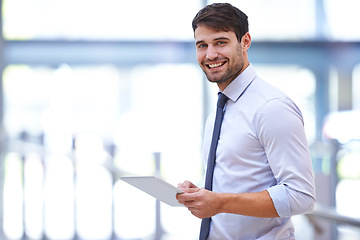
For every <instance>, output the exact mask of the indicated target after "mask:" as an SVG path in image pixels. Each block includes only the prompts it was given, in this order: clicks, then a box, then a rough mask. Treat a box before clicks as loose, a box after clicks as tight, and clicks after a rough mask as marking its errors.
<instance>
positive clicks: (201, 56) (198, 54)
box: [196, 51, 204, 64]
mask: <svg viewBox="0 0 360 240" xmlns="http://www.w3.org/2000/svg"><path fill="white" fill-rule="evenodd" d="M196 59H197V61H198V63H199V64H201V62H202V61H203V60H204V53H203V51H197V52H196Z"/></svg>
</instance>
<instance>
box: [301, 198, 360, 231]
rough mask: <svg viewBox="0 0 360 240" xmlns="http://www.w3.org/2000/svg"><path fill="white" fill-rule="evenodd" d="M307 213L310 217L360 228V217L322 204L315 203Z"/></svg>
mask: <svg viewBox="0 0 360 240" xmlns="http://www.w3.org/2000/svg"><path fill="white" fill-rule="evenodd" d="M306 215H308V216H309V217H320V218H324V219H326V220H329V221H333V222H336V223H338V224H346V225H352V226H355V227H359V228H360V218H354V217H349V216H346V215H343V214H340V213H338V212H337V211H336V210H335V209H334V208H331V207H327V206H324V205H321V204H315V208H314V210H313V211H312V212H311V213H308V214H306Z"/></svg>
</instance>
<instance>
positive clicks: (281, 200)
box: [267, 184, 291, 218]
mask: <svg viewBox="0 0 360 240" xmlns="http://www.w3.org/2000/svg"><path fill="white" fill-rule="evenodd" d="M267 191H268V192H269V194H270V197H271V199H272V201H273V203H274V207H275V209H276V212H277V214H278V215H279V216H280V217H282V218H284V217H290V216H291V208H290V203H289V199H288V196H287V193H286V187H285V185H283V184H279V185H276V186H273V187H270V188H268V189H267Z"/></svg>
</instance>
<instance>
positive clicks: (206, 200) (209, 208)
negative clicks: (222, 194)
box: [176, 182, 219, 219]
mask: <svg viewBox="0 0 360 240" xmlns="http://www.w3.org/2000/svg"><path fill="white" fill-rule="evenodd" d="M184 183H185V182H184ZM184 183H183V184H184ZM189 183H190V182H189ZM185 185H186V184H185ZM188 186H192V187H188V188H182V187H179V188H181V189H182V190H183V191H184V193H181V194H177V195H176V199H177V200H178V201H179V203H181V204H183V205H184V206H185V207H187V208H188V209H189V211H190V212H191V213H192V214H193V215H194V216H195V217H198V218H201V219H202V218H208V217H212V216H214V215H216V214H218V213H219V212H218V209H219V201H218V198H217V195H218V194H217V193H214V192H211V191H208V190H205V189H202V188H198V187H196V186H195V185H193V184H190V185H188ZM194 186H195V187H194Z"/></svg>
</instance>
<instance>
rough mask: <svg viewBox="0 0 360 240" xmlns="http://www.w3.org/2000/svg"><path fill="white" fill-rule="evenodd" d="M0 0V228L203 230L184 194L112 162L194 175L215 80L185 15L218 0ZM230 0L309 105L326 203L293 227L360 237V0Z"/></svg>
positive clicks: (254, 56)
mask: <svg viewBox="0 0 360 240" xmlns="http://www.w3.org/2000/svg"><path fill="white" fill-rule="evenodd" d="M0 2H1V4H0V6H1V11H0V13H1V18H0V21H1V24H0V27H1V28H2V31H0V32H2V35H1V38H0V57H1V58H0V70H1V80H2V81H1V82H0V83H1V84H0V100H1V105H0V127H1V128H0V131H1V132H0V134H1V135H0V177H1V179H0V239H4V240H5V239H34V240H36V239H49V240H52V239H64V240H67V239H69V240H73V239H74V240H75V239H83V240H88V239H97V240H107V239H114V240H115V239H119V240H123V239H156V240H160V239H161V240H177V239H179V240H180V239H181V240H183V239H197V234H198V230H199V224H200V221H199V220H198V219H196V218H195V217H193V216H192V215H191V214H190V213H189V212H188V211H187V209H185V208H181V207H180V208H174V207H169V206H167V205H165V204H160V203H159V202H156V201H155V199H154V198H152V197H149V196H148V195H146V194H144V193H142V192H140V191H138V190H136V189H134V188H132V187H130V186H129V185H127V184H126V183H123V182H121V181H119V180H118V177H119V176H125V175H158V176H161V177H162V178H164V179H166V180H167V181H169V182H171V183H172V184H174V185H176V184H177V183H179V182H182V181H183V180H185V179H189V180H192V181H193V182H195V183H198V184H199V185H200V184H201V182H202V176H203V165H202V160H201V141H202V128H203V125H204V121H205V119H206V116H207V114H208V112H209V111H210V109H211V108H212V106H213V105H214V103H215V98H216V94H215V93H216V91H217V89H216V86H215V85H211V84H209V83H208V82H207V80H206V79H205V78H204V76H203V73H202V71H201V70H200V68H199V67H198V65H197V62H196V59H195V48H194V40H193V32H192V29H191V21H192V18H193V16H194V15H195V14H196V13H197V11H198V10H199V9H200V8H201V7H203V6H204V5H206V4H208V3H212V2H213V1H204V0H181V1H179V0H177V1H175V0H152V1H149V0H134V1H125V0H2V1H0ZM229 2H231V3H233V4H234V5H236V6H238V7H239V8H240V9H241V10H243V11H244V12H245V13H247V15H248V16H249V22H250V33H251V35H252V40H253V44H252V46H251V49H250V50H249V57H250V61H251V62H252V64H253V65H254V66H255V68H256V69H257V72H258V75H260V76H261V77H262V78H264V79H266V80H268V81H269V82H271V83H273V84H274V85H276V86H278V87H279V88H280V89H282V90H283V91H285V92H286V93H287V94H288V95H289V96H290V97H292V98H293V99H294V100H295V101H296V102H297V103H298V105H299V106H300V108H301V109H302V111H303V115H304V118H305V128H306V132H307V136H308V141H309V146H310V148H311V154H312V157H313V166H314V173H315V175H316V186H317V207H316V209H315V211H314V212H313V213H312V214H308V215H301V216H296V217H294V224H295V225H296V229H297V231H296V235H297V239H300V240H308V239H316V240H321V239H324V240H335V239H339V240H355V239H360V230H359V229H360V228H359V226H360V224H359V219H360V205H359V202H360V190H359V189H360V144H359V139H360V129H359V127H358V126H357V125H356V124H357V122H360V121H359V120H360V116H359V112H357V111H359V110H360V97H359V92H360V31H359V29H358V26H357V25H358V24H359V23H360V15H359V14H358V9H359V8H360V1H358V0H342V1H338V0H251V1H245V0H237V1H235V0H234V1H229ZM280 121H281V119H280Z"/></svg>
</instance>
